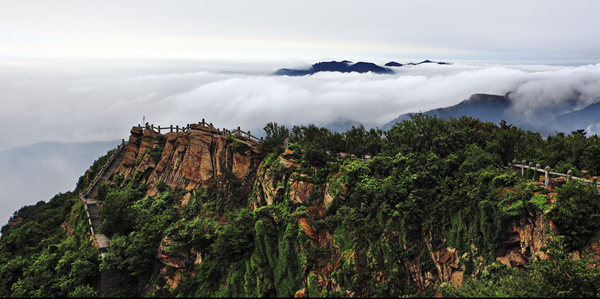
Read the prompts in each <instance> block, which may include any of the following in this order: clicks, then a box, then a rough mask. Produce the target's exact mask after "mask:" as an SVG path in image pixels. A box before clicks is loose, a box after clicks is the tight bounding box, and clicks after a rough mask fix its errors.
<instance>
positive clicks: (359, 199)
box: [0, 115, 600, 297]
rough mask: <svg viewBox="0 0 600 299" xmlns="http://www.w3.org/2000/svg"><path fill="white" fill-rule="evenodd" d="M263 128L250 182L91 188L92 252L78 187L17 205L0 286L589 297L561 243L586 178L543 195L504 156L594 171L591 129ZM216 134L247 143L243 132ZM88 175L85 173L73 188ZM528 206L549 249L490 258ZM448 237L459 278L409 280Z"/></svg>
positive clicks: (588, 216) (589, 282) (39, 291)
mask: <svg viewBox="0 0 600 299" xmlns="http://www.w3.org/2000/svg"><path fill="white" fill-rule="evenodd" d="M264 129H265V131H266V133H267V138H266V139H265V140H264V142H263V143H261V149H262V152H263V154H264V156H263V157H262V166H261V167H257V169H253V170H252V171H251V173H250V174H249V175H248V177H249V178H251V180H250V184H253V185H248V182H249V180H246V179H244V180H241V179H239V178H237V177H236V175H235V174H234V173H233V172H232V171H231V170H228V169H221V173H222V174H221V175H220V176H219V177H214V178H211V179H210V180H208V181H207V182H206V183H205V184H203V185H202V186H200V187H198V188H197V189H196V190H193V192H191V193H190V192H188V191H186V190H181V189H178V188H174V187H170V186H169V185H168V184H167V183H165V182H164V181H159V182H157V183H156V185H155V189H156V191H158V193H156V194H154V193H151V194H153V195H152V196H150V195H148V194H147V191H149V190H147V186H146V185H145V184H144V183H146V182H147V180H146V179H147V177H144V176H145V175H147V174H143V173H136V174H135V175H133V176H132V177H128V178H124V177H122V176H115V177H114V178H113V179H112V182H110V183H107V184H102V185H100V186H99V188H98V195H97V200H98V201H99V202H101V203H102V209H101V210H100V214H101V217H102V218H103V219H104V221H103V223H102V225H101V226H100V231H101V233H102V234H104V235H106V236H107V237H109V238H110V239H111V246H110V248H109V251H108V253H107V254H106V255H105V256H104V258H102V259H101V260H100V259H99V258H98V253H97V251H96V250H95V249H94V248H93V247H92V246H91V244H90V242H89V241H86V240H88V238H89V224H88V223H87V219H86V216H85V211H84V210H83V206H82V204H81V203H80V202H79V201H78V200H77V199H76V197H77V196H75V193H66V194H59V195H57V196H56V197H55V198H54V199H52V200H51V201H50V202H48V203H44V202H40V203H38V204H37V205H35V206H29V207H24V208H22V209H21V210H19V211H18V212H16V213H15V215H14V217H13V220H15V219H22V220H19V221H20V222H18V221H17V222H18V223H16V224H15V225H11V224H8V225H6V226H4V227H3V228H2V234H3V236H2V239H1V240H0V260H2V267H1V268H0V278H1V279H0V281H1V283H2V287H1V288H0V292H2V293H1V294H2V295H4V296H42V295H44V296H46V295H48V296H96V295H97V293H98V290H99V286H98V285H97V283H96V282H97V281H98V277H99V273H100V272H99V270H100V269H110V270H111V272H112V279H113V291H112V292H113V293H112V294H113V295H114V296H128V297H134V296H151V297H164V296H180V297H193V296H201V297H207V296H212V297H225V296H227V297H264V296H267V297H271V296H273V297H274V296H281V297H291V296H294V295H295V293H296V292H297V291H299V290H301V289H303V290H304V292H305V294H307V295H309V296H311V297H317V296H323V297H346V296H355V297H391V296H394V297H395V296H426V297H430V296H432V295H433V294H434V293H435V291H436V290H437V288H438V286H439V287H440V288H439V291H440V292H441V293H442V294H443V295H444V296H467V297H469V296H485V295H487V296H543V297H546V296H549V297H553V296H558V297H560V296H597V295H598V293H597V290H596V288H597V286H598V285H599V283H600V281H599V279H600V274H599V272H598V270H596V269H587V267H588V265H589V262H588V261H587V258H588V257H586V256H585V255H584V258H583V259H580V260H573V259H572V255H571V254H570V253H569V252H571V251H572V250H580V251H582V250H583V249H584V248H585V246H587V245H589V244H590V242H591V241H592V240H595V239H597V236H598V235H600V225H599V224H598V223H600V221H598V220H599V219H598V217H599V215H600V194H599V193H598V191H597V189H595V188H593V187H590V186H587V185H585V184H582V183H580V182H569V183H566V184H564V185H562V186H559V187H557V188H556V196H555V199H556V201H555V202H551V201H550V197H549V195H550V194H549V192H550V191H549V190H547V189H544V188H543V187H539V186H538V185H536V184H535V183H533V182H532V180H531V176H532V173H531V172H529V173H528V178H521V173H520V171H514V170H510V169H509V170H505V169H503V168H502V167H500V166H501V165H503V164H504V165H505V164H506V163H507V162H510V161H512V160H513V159H517V160H519V161H521V160H523V159H526V160H528V161H533V162H534V163H539V164H541V165H544V166H545V165H550V166H552V167H553V168H554V170H555V171H556V170H558V171H562V172H566V171H567V170H569V169H571V170H573V172H574V174H575V175H577V174H580V173H583V170H585V171H587V172H588V173H589V174H596V173H597V172H598V171H600V160H596V159H597V156H598V149H599V148H600V141H599V140H598V137H597V136H596V135H594V136H591V137H586V136H585V135H586V134H585V132H583V131H575V132H573V133H572V134H570V135H565V134H557V135H556V136H551V137H550V138H548V139H547V140H543V139H542V138H541V136H540V135H539V134H537V133H532V132H529V131H524V130H522V129H519V128H515V127H513V126H511V125H507V124H506V123H504V122H503V123H501V124H500V125H499V126H496V125H495V124H492V123H485V122H481V121H479V120H476V119H472V118H468V117H461V118H459V119H451V120H448V121H447V120H443V119H439V118H437V117H430V116H427V115H417V116H413V117H412V119H411V120H406V121H403V122H401V123H398V124H396V125H395V126H394V127H393V128H392V129H390V130H389V131H385V132H384V131H382V130H379V129H370V130H367V129H365V128H364V127H362V126H359V127H358V128H356V127H353V128H352V129H351V130H349V131H348V132H345V133H341V134H340V133H332V132H330V131H329V130H327V129H325V128H318V127H316V126H314V125H309V126H294V127H292V128H286V127H285V126H279V125H277V124H276V123H268V124H267V125H266V126H265V128H264ZM156 138H157V140H158V145H157V146H156V147H154V148H152V149H149V150H148V151H146V154H149V155H150V157H152V159H153V160H154V161H155V162H158V161H159V160H160V158H161V156H162V151H163V149H164V146H165V142H166V140H165V139H164V137H162V136H159V137H156ZM286 138H289V141H290V143H291V145H290V146H289V147H288V151H287V152H286V151H285V150H286V149H285V148H284V146H283V142H284V140H285V139H286ZM227 144H228V146H231V150H232V152H233V153H239V154H242V155H244V154H249V150H250V147H249V146H248V145H247V144H245V143H242V142H238V141H236V140H235V139H233V138H232V139H230V140H228V142H227ZM284 152H285V154H284ZM338 153H347V154H349V155H347V156H345V157H343V158H342V156H340V155H338ZM351 155H354V158H351ZM366 155H371V156H372V157H371V158H370V159H361V158H362V157H365V156H366ZM281 158H283V159H281ZM102 159H107V158H105V157H103V158H101V159H99V160H98V161H101V160H102ZM98 161H97V162H95V163H94V165H93V166H92V168H91V170H90V174H91V173H93V171H94V169H96V170H99V169H100V168H99V167H102V163H101V162H98ZM104 161H106V160H104ZM286 161H289V163H288V162H286ZM88 178H89V175H88ZM257 178H259V179H257ZM91 179H93V177H91ZM181 181H182V182H186V184H185V185H188V184H187V183H189V181H186V180H185V179H183V178H181ZM87 184H89V182H87V181H86V180H85V177H82V179H80V183H79V184H78V187H77V189H76V190H82V188H84V187H85V186H87ZM150 191H152V192H154V191H153V190H150ZM267 202H269V203H270V204H267ZM535 217H543V221H546V220H548V219H552V220H553V222H554V223H555V224H556V226H557V227H558V228H559V231H560V234H559V235H554V236H552V238H553V239H549V241H548V243H547V244H548V248H544V249H543V251H544V252H546V254H547V255H548V256H549V257H551V258H552V259H551V260H542V259H537V260H536V259H535V258H531V259H529V264H528V265H527V266H525V267H524V268H523V269H522V271H520V270H515V269H511V268H507V267H505V266H497V265H494V262H496V257H498V256H503V255H505V254H508V253H509V252H510V251H511V250H514V249H516V248H518V249H519V250H520V249H521V248H520V247H519V246H524V245H523V244H513V243H510V242H507V241H506V238H507V236H506V234H507V229H508V228H509V227H521V226H523V225H524V223H527V221H529V220H531V219H533V218H535ZM528 219H529V220H528ZM65 223H66V224H65ZM67 224H68V225H69V227H70V229H61V227H63V228H64V227H66V226H67ZM546 233H547V232H544V234H546ZM552 240H554V241H552ZM509 243H510V244H509ZM517 243H518V242H517ZM445 248H453V249H456V256H457V257H458V258H457V260H456V261H455V266H456V267H462V270H464V275H465V280H464V283H463V285H462V287H459V288H453V287H451V286H449V285H448V284H447V283H444V284H442V285H441V286H440V285H439V284H437V285H436V283H435V282H419V281H418V279H415V277H426V276H427V277H434V276H438V274H439V273H438V267H439V263H440V261H439V260H440V256H439V255H437V256H436V255H435V254H432V253H436V252H437V253H440V252H443V250H445ZM437 253H436V254H437ZM531 255H532V254H528V255H527V257H531ZM167 264H168V265H169V266H167ZM175 277H177V278H176V279H175ZM174 280H176V282H177V286H174V285H173V284H171V283H172V282H173V281H174ZM438 282H439V280H438Z"/></svg>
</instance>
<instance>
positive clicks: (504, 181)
mask: <svg viewBox="0 0 600 299" xmlns="http://www.w3.org/2000/svg"><path fill="white" fill-rule="evenodd" d="M518 179H519V177H518V176H517V175H516V174H515V173H510V174H508V173H507V174H502V175H499V176H497V177H495V178H494V179H493V180H492V185H494V186H495V187H509V186H512V185H514V184H515V183H516V182H517V181H518Z"/></svg>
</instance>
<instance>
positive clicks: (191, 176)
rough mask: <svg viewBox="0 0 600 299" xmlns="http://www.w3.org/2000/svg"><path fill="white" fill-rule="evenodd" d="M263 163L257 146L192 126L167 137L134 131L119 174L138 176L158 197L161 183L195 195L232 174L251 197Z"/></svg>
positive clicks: (135, 128)
mask: <svg viewBox="0 0 600 299" xmlns="http://www.w3.org/2000/svg"><path fill="white" fill-rule="evenodd" d="M235 145H237V148H236V146H235ZM236 149H237V151H236ZM240 149H242V150H240ZM157 153H158V154H157ZM260 159H261V151H260V149H259V148H258V146H257V144H256V142H254V141H251V140H249V139H247V138H245V137H243V136H227V135H225V134H223V133H221V132H217V130H215V129H211V128H210V127H207V126H202V125H191V126H190V130H188V131H186V132H180V133H175V132H170V133H167V134H165V135H161V134H159V133H157V132H155V131H154V130H151V129H149V128H146V129H143V128H141V127H133V128H132V129H131V136H130V137H129V144H128V147H127V150H126V152H125V157H124V159H123V161H122V162H121V165H120V166H119V167H118V168H117V169H116V170H115V174H118V175H121V176H123V177H124V178H129V177H132V176H133V175H134V174H136V173H138V174H139V175H140V176H141V180H140V182H141V183H143V184H146V185H147V186H148V194H149V195H155V194H156V193H157V189H156V188H155V186H156V184H157V183H158V182H160V181H163V182H165V183H166V184H167V185H169V186H170V187H171V189H175V188H182V189H185V190H187V191H193V190H195V189H196V188H198V187H201V186H211V185H214V179H215V178H216V177H218V176H221V175H222V174H223V172H224V171H231V172H233V174H234V175H235V176H236V178H238V179H240V180H241V181H242V185H243V186H246V187H245V188H244V190H245V191H246V193H247V192H249V190H250V187H251V186H252V183H253V182H254V173H255V171H254V170H255V169H256V167H257V166H258V164H259V163H260Z"/></svg>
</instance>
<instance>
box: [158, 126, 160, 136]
mask: <svg viewBox="0 0 600 299" xmlns="http://www.w3.org/2000/svg"><path fill="white" fill-rule="evenodd" d="M158 134H160V126H158Z"/></svg>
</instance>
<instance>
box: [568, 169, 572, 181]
mask: <svg viewBox="0 0 600 299" xmlns="http://www.w3.org/2000/svg"><path fill="white" fill-rule="evenodd" d="M572 175H573V170H571V169H569V171H567V182H568V181H570V180H571V176H572Z"/></svg>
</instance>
